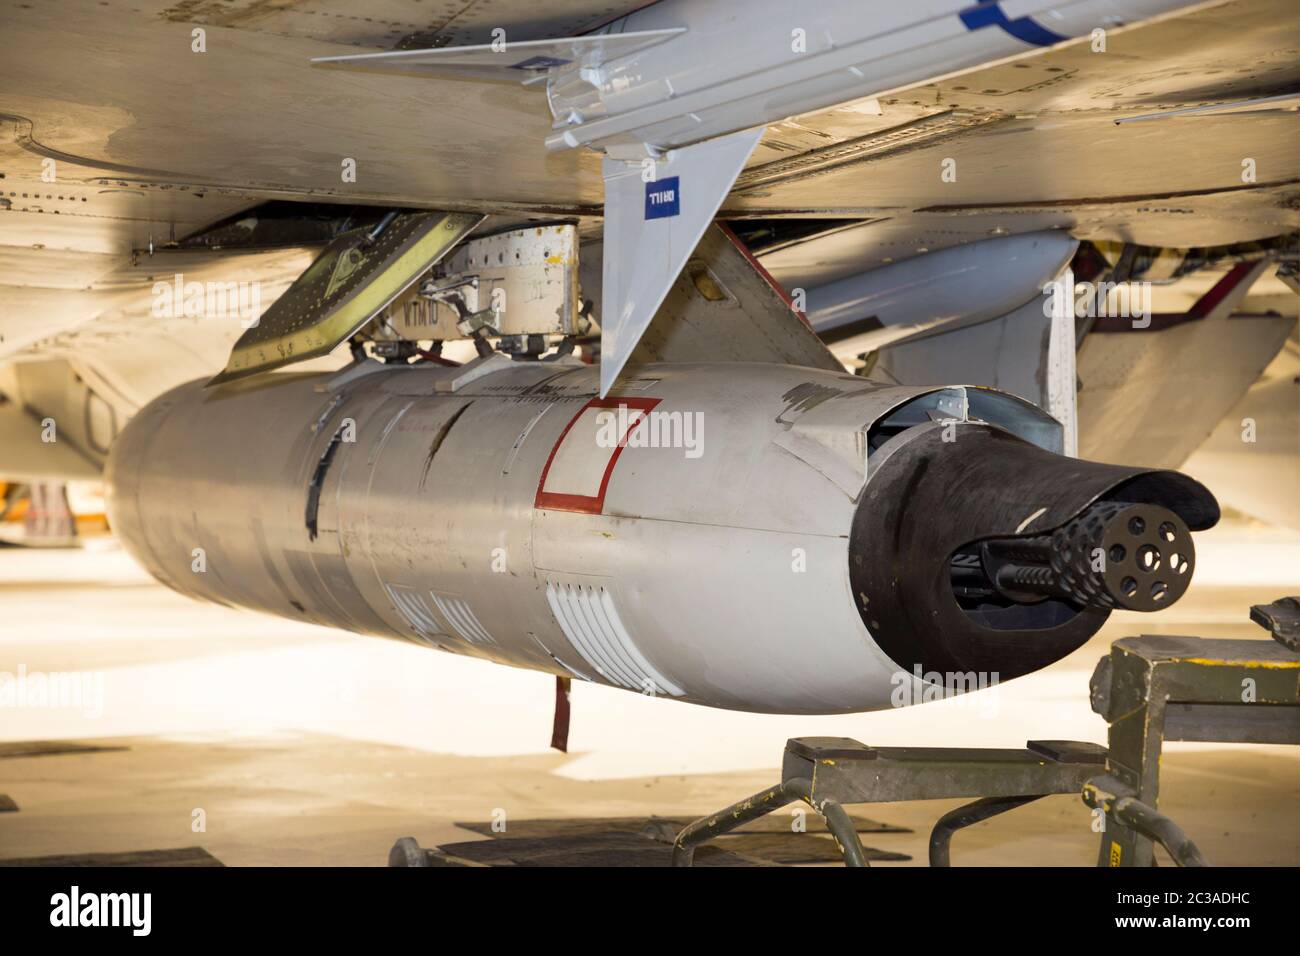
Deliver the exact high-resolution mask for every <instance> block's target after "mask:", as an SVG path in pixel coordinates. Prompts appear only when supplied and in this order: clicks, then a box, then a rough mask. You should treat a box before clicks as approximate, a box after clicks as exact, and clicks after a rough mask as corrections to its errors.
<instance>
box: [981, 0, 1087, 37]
mask: <svg viewBox="0 0 1300 956" xmlns="http://www.w3.org/2000/svg"><path fill="white" fill-rule="evenodd" d="M957 16H959V17H961V22H962V23H964V24H966V29H968V30H978V29H980V28H982V27H1001V28H1002V29H1003V31H1005V32H1006V33H1008V34H1010V35H1011V36H1013V37H1015V38H1016V39H1017V40H1021V41H1023V42H1024V43H1030V44H1033V45H1034V46H1051V45H1052V44H1053V43H1060V42H1061V41H1062V40H1068V39H1069V37H1063V36H1061V35H1060V34H1059V33H1053V32H1052V31H1051V30H1049V29H1047V27H1045V26H1043V25H1042V24H1040V23H1038V22H1036V21H1035V20H1034V19H1033V18H1032V17H1019V18H1017V19H1015V20H1009V19H1007V15H1006V14H1005V13H1003V12H1002V8H1001V7H1000V6H998V0H979V3H977V4H975V6H973V7H967V8H966V9H965V10H959V11H957Z"/></svg>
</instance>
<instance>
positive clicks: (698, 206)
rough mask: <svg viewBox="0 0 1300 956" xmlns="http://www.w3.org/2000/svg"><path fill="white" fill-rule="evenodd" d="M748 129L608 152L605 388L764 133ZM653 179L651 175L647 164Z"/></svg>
mask: <svg viewBox="0 0 1300 956" xmlns="http://www.w3.org/2000/svg"><path fill="white" fill-rule="evenodd" d="M763 132H764V130H763V128H762V127H759V128H757V129H751V130H745V131H743V132H740V133H732V134H731V135H729V136H721V137H718V138H717V139H711V140H706V141H705V142H703V143H696V144H694V145H692V146H686V147H683V148H681V149H674V150H670V151H669V152H668V153H666V154H665V155H664V157H663V158H662V159H661V160H660V161H658V162H656V163H654V165H653V167H651V166H649V165H645V164H642V163H630V162H623V161H620V160H615V159H609V158H606V159H605V160H604V176H605V240H604V250H603V262H602V277H601V309H600V356H601V357H600V395H601V397H602V398H604V397H605V396H606V395H607V394H608V393H609V390H610V389H611V388H612V387H613V385H614V382H615V380H616V379H617V378H618V375H619V373H620V372H621V371H622V370H623V366H624V365H625V364H626V363H627V360H628V359H629V358H631V356H632V353H633V352H634V351H635V350H636V347H637V344H638V343H639V342H640V341H641V335H642V333H644V332H645V330H646V328H647V327H648V326H649V325H650V320H651V319H653V318H654V316H655V312H656V311H658V309H659V306H660V304H661V303H662V302H663V301H664V298H665V297H666V296H667V295H668V290H669V289H671V288H672V285H673V283H674V282H676V281H677V276H678V274H680V272H681V271H682V266H684V265H685V264H686V260H687V258H688V257H689V256H690V254H691V253H692V252H693V251H694V250H695V246H696V244H697V243H698V242H699V241H700V237H701V236H702V235H703V234H704V230H705V229H707V228H708V226H709V223H710V222H711V221H712V220H713V215H714V213H716V212H717V211H718V207H719V206H721V205H722V200H723V199H725V198H726V196H727V193H729V192H730V191H731V187H732V184H734V183H735V181H736V177H737V176H739V175H740V171H741V169H743V168H744V166H745V163H746V161H748V159H749V156H750V154H751V153H753V151H754V147H756V146H757V145H758V141H759V140H760V139H761V138H762V136H763ZM651 169H652V171H653V174H654V179H652V180H650V181H649V182H647V181H646V179H645V177H644V174H643V170H651Z"/></svg>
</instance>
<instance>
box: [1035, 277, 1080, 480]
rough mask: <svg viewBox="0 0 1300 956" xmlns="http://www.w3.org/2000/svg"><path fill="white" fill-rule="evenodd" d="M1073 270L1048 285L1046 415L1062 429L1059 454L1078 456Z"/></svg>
mask: <svg viewBox="0 0 1300 956" xmlns="http://www.w3.org/2000/svg"><path fill="white" fill-rule="evenodd" d="M1074 353H1075V331H1074V271H1073V270H1072V269H1070V268H1069V267H1068V266H1067V267H1066V269H1065V271H1064V272H1062V273H1061V274H1060V275H1059V276H1057V277H1056V281H1055V282H1053V283H1052V324H1051V331H1050V333H1049V335H1048V339H1047V362H1046V366H1047V381H1046V382H1045V383H1044V384H1045V387H1044V389H1043V391H1044V392H1045V394H1046V398H1047V409H1046V411H1047V413H1048V414H1049V415H1051V416H1052V417H1053V418H1055V419H1056V420H1057V421H1058V422H1060V423H1061V425H1062V428H1063V434H1062V439H1063V444H1064V448H1063V449H1062V452H1063V453H1064V454H1066V455H1069V456H1070V457H1071V458H1077V457H1078V455H1079V405H1078V391H1077V388H1076V386H1077V385H1078V373H1077V372H1076V371H1075V354H1074Z"/></svg>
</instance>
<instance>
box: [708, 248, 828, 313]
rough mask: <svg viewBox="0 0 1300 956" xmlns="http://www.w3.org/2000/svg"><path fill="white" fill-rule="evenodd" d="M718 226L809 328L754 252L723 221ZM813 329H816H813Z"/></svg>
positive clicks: (786, 294)
mask: <svg viewBox="0 0 1300 956" xmlns="http://www.w3.org/2000/svg"><path fill="white" fill-rule="evenodd" d="M718 228H719V229H721V230H722V234H723V235H724V236H726V237H727V238H728V239H729V240H731V244H732V245H733V246H735V247H736V248H737V249H738V250H739V251H740V254H741V255H742V256H744V257H745V258H746V259H748V260H749V264H750V265H751V266H753V267H754V271H755V272H757V273H758V274H759V277H760V278H762V280H763V281H764V282H766V283H767V284H768V285H769V286H771V287H772V291H773V292H775V293H776V294H777V295H779V296H780V297H781V301H783V302H784V303H785V304H786V305H788V306H789V307H790V311H791V312H793V313H794V314H795V315H797V316H799V321H801V322H802V323H803V324H804V325H806V326H808V328H810V329H811V328H812V323H811V322H809V321H808V316H806V315H804V314H803V313H802V312H800V311H799V310H798V309H796V308H795V307H794V299H792V298H790V296H789V294H788V293H787V292H786V291H785V289H784V288H782V287H781V283H779V282H777V281H776V280H775V279H773V278H772V273H770V272H768V271H767V270H766V269H764V268H763V264H762V263H761V262H759V261H758V260H757V259H755V258H754V254H753V253H752V252H750V251H749V248H748V247H747V246H746V245H745V244H744V243H743V242H741V241H740V237H739V236H737V235H736V234H735V233H734V232H732V231H731V229H730V228H729V227H728V226H727V224H726V223H725V222H719V223H718ZM814 331H816V330H815V329H814Z"/></svg>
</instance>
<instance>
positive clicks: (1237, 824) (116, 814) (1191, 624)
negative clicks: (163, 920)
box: [0, 526, 1300, 866]
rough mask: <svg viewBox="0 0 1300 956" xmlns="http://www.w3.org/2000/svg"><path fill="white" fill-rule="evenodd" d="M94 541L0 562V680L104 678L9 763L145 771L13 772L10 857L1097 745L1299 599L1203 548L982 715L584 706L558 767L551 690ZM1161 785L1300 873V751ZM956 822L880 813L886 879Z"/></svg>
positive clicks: (1024, 855) (277, 857) (417, 822)
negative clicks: (874, 764)
mask: <svg viewBox="0 0 1300 956" xmlns="http://www.w3.org/2000/svg"><path fill="white" fill-rule="evenodd" d="M91 544H92V547H89V548H87V549H86V550H83V551H17V550H0V674H3V673H7V674H17V673H18V672H19V671H20V669H21V670H25V671H26V672H27V673H28V674H35V673H43V674H49V673H52V672H69V671H76V672H79V673H80V674H81V675H83V676H84V677H85V678H86V683H85V684H84V685H82V686H83V688H84V689H85V691H86V694H85V696H84V697H83V699H82V700H81V701H79V702H75V703H69V704H67V705H65V706H59V707H51V706H31V705H29V706H22V707H15V706H7V707H3V708H0V741H30V740H59V741H66V740H76V741H82V742H94V743H96V744H100V745H117V746H125V747H126V748H127V749H125V750H111V751H103V752H96V753H84V754H66V755H47V756H33V757H3V756H0V794H7V795H8V796H9V797H11V798H12V799H13V800H14V802H15V803H16V804H17V805H18V807H19V810H18V812H16V813H0V858H20V857H35V856H45V855H54V854H70V853H96V852H127V851H140V850H149V849H163V848H168V847H185V846H194V845H201V846H203V847H205V848H206V849H207V850H208V851H209V852H211V853H212V854H213V855H215V856H216V857H217V858H218V859H220V860H222V861H223V862H225V863H227V864H232V865H239V864H311V865H329V864H339V865H379V864H382V863H384V862H385V859H386V854H387V851H388V848H389V846H391V844H392V842H393V840H394V839H395V838H396V837H398V836H404V835H412V836H415V837H417V838H418V839H419V840H420V842H421V844H422V845H424V846H434V845H439V844H444V843H450V842H459V841H465V840H472V839H477V837H476V836H475V835H474V834H472V833H470V832H468V831H466V830H464V829H460V828H457V827H456V826H455V825H454V824H455V823H456V822H457V821H488V820H490V819H492V817H493V815H494V813H495V814H496V815H498V816H499V815H500V813H501V812H502V811H504V814H505V818H506V820H507V831H509V827H510V821H523V820H527V819H531V818H550V817H570V818H596V817H611V816H612V817H644V818H646V819H649V818H650V817H651V816H654V815H658V816H669V817H681V816H685V817H693V816H697V815H700V814H703V813H705V812H708V811H710V810H715V809H719V808H720V807H722V806H723V805H725V804H727V803H730V802H732V801H733V800H735V799H737V798H739V797H741V796H743V795H745V794H747V793H750V792H752V791H755V790H757V789H760V788H761V787H763V786H766V785H768V784H770V783H774V782H776V780H777V776H778V774H777V767H778V766H779V760H780V754H781V749H782V746H783V744H784V741H785V739H786V738H787V737H790V736H811V735H834V736H852V737H857V738H858V739H861V740H864V741H866V742H868V743H871V744H875V745H907V744H911V745H929V746H935V745H949V746H1021V745H1023V743H1024V741H1025V739H1026V738H1029V737H1037V738H1044V739H1051V738H1071V739H1079V740H1094V741H1097V742H1103V741H1104V736H1105V726H1104V724H1103V723H1102V721H1101V720H1100V718H1098V717H1096V716H1095V715H1093V714H1092V713H1091V711H1090V710H1089V708H1088V704H1087V682H1088V676H1089V675H1090V673H1091V671H1092V668H1093V666H1094V665H1095V663H1096V661H1097V660H1098V659H1099V658H1100V657H1101V656H1102V655H1103V654H1104V653H1105V651H1106V649H1107V647H1108V646H1109V643H1110V642H1111V641H1112V640H1114V639H1116V638H1118V637H1122V636H1125V635H1130V634H1138V633H1164V634H1173V633H1177V634H1196V635H1201V636H1206V637H1243V638H1255V639H1258V638H1263V637H1264V633H1263V632H1262V631H1260V630H1259V629H1258V628H1256V627H1255V626H1254V625H1253V624H1251V623H1249V621H1248V620H1247V617H1246V614H1247V610H1248V607H1249V605H1250V604H1252V603H1259V602H1267V601H1271V600H1273V599H1275V598H1277V597H1279V596H1281V595H1283V594H1285V593H1295V591H1296V586H1295V582H1296V581H1300V535H1295V534H1290V533H1283V532H1276V531H1271V530H1268V529H1263V528H1260V527H1258V526H1252V527H1245V526H1225V527H1223V528H1221V529H1216V530H1215V531H1212V532H1210V533H1209V534H1208V535H1206V536H1203V537H1202V538H1200V539H1199V541H1198V548H1199V553H1200V567H1199V568H1198V571H1197V575H1198V576H1197V582H1196V584H1194V585H1193V588H1192V590H1191V592H1190V593H1189V594H1188V595H1187V597H1185V598H1184V600H1183V601H1181V602H1180V603H1179V604H1178V605H1176V606H1175V607H1174V608H1171V609H1170V610H1168V611H1166V612H1163V613H1162V614H1160V615H1158V616H1152V617H1147V616H1142V615H1133V614H1116V615H1114V616H1113V617H1112V619H1111V621H1110V622H1109V623H1108V624H1107V626H1106V628H1105V629H1103V631H1102V632H1101V634H1099V635H1098V637H1097V638H1095V639H1094V640H1093V641H1092V642H1090V643H1089V645H1088V646H1086V647H1085V648H1083V649H1081V650H1080V651H1078V652H1076V653H1075V654H1073V655H1071V656H1070V657H1069V658H1067V659H1066V660H1064V661H1061V662H1059V663H1058V664H1056V665H1055V666H1053V667H1051V668H1048V669H1047V670H1046V671H1044V672H1040V673H1039V674H1035V675H1031V676H1030V677H1027V678H1022V679H1021V680H1018V681H1014V682H1011V683H1009V684H1006V685H1003V686H1001V687H998V688H995V689H993V690H991V691H986V692H982V693H981V694H978V695H974V696H972V697H971V698H969V699H967V700H955V701H945V702H940V703H935V704H927V705H925V706H924V707H915V708H908V709H905V710H899V711H890V712H885V713H878V714H861V715H851V716H847V717H820V718H806V717H779V716H763V715H750V714H733V713H728V712H723V711H714V710H709V709H706V708H700V707H695V706H692V705H685V704H680V703H675V702H672V701H668V700H655V699H650V698H646V697H642V696H640V695H635V694H629V693H626V692H623V691H617V690H612V689H608V688H602V687H596V686H591V685H580V686H575V688H574V694H573V730H572V734H571V738H570V746H571V750H572V751H573V752H572V753H571V754H569V755H562V754H557V753H554V752H551V751H548V750H547V747H546V745H547V742H548V741H549V734H550V719H551V713H550V708H551V705H552V700H553V683H552V679H551V678H549V677H548V676H546V675H541V674H535V673H531V672H527V671H519V670H514V669H510V668H504V667H499V666H496V665H491V664H487V663H484V662H480V661H474V660H470V659H467V658H461V657H454V656H450V655H442V654H438V653H436V652H432V651H427V650H423V649H420V648H415V647H408V646H404V645H401V644H396V643H391V642H387V641H381V640H376V639H369V638H362V637H358V636H354V635H349V634H344V633H341V632H336V631H329V630H325V629H321V628H316V627H311V626H306V625H301V624H295V623H291V622H287V621H280V620H277V619H275V618H272V617H266V616H262V615H258V614H254V613H251V612H243V611H236V610H230V609H226V608H220V607H212V606H205V605H198V604H193V603H191V602H189V601H188V600H186V599H183V598H181V597H179V596H177V595H175V594H173V593H171V592H170V591H168V590H166V589H165V588H163V587H161V586H160V585H157V584H155V583H153V582H152V581H151V580H150V579H149V578H148V577H147V576H145V575H144V574H143V572H141V571H140V570H139V569H137V568H136V567H135V566H134V565H133V564H132V563H131V561H130V559H129V558H127V557H126V556H125V555H124V554H123V553H122V552H120V551H118V550H116V549H115V547H114V546H113V545H112V543H111V541H107V540H103V541H97V542H92V543H91ZM1162 766H1163V775H1164V776H1163V788H1162V799H1161V808H1162V809H1163V810H1165V811H1167V812H1168V813H1170V815H1172V816H1173V817H1174V818H1175V819H1176V820H1178V821H1179V822H1180V823H1181V824H1182V825H1183V827H1184V828H1185V829H1186V830H1187V831H1188V832H1189V833H1190V834H1191V835H1192V836H1193V838H1194V839H1196V840H1197V841H1198V843H1199V844H1200V845H1201V847H1202V849H1203V850H1204V851H1205V853H1206V855H1207V856H1208V857H1209V859H1210V860H1211V861H1212V862H1216V863H1222V864H1230V865H1251V864H1268V865H1282V864H1290V865H1296V864H1298V863H1300V823H1297V822H1296V817H1295V812H1294V808H1295V805H1296V798H1297V797H1298V796H1300V748H1285V747H1244V746H1241V747H1225V746H1222V745H1197V744H1173V745H1170V746H1169V748H1168V750H1167V753H1166V756H1165V759H1164V761H1163V765H1162ZM955 804H956V802H955V801H930V802H924V803H910V804H890V805H881V806H873V807H866V808H861V812H862V813H863V814H864V815H866V816H870V817H872V818H875V819H878V820H882V821H886V822H888V823H891V824H896V825H899V826H906V827H911V828H913V829H914V831H915V832H912V833H872V834H868V835H866V836H865V837H864V840H865V842H867V843H868V844H869V845H871V846H875V847H878V848H880V849H882V850H893V851H897V852H901V853H907V854H910V855H911V856H912V857H913V859H912V861H911V863H910V864H905V863H886V864H883V865H886V866H893V865H917V864H921V863H923V862H924V860H925V846H926V838H927V833H928V828H929V825H930V824H931V823H932V822H933V820H934V819H935V818H937V817H938V816H939V815H940V814H941V813H943V812H944V811H945V810H947V809H949V808H950V807H952V806H954V805H955ZM196 809H197V810H202V811H203V816H204V819H205V825H206V830H205V831H204V832H195V831H194V829H193V820H194V811H195V810H196ZM783 813H784V814H785V815H786V816H787V817H788V814H789V811H788V810H787V811H783ZM1089 822H1090V821H1089V816H1088V813H1087V810H1086V809H1085V808H1084V807H1083V805H1082V804H1081V803H1080V801H1079V800H1078V799H1077V798H1075V797H1068V796H1062V797H1051V798H1047V799H1045V800H1042V801H1039V802H1038V803H1036V804H1033V805H1030V806H1028V807H1024V808H1021V809H1019V810H1017V811H1014V812H1013V813H1011V814H1008V815H1007V816H1005V817H1002V818H1000V819H998V820H995V821H992V822H989V823H986V824H981V825H979V826H977V827H974V828H972V829H971V830H970V831H967V832H966V833H964V834H962V835H961V836H960V837H958V839H957V841H956V844H955V847H954V854H953V856H954V862H956V863H958V864H962V863H969V864H987V865H996V864H1013V863H1014V864H1037V865H1086V864H1090V863H1091V862H1092V861H1093V859H1094V854H1095V847H1096V839H1097V838H1096V835H1095V834H1093V833H1092V832H1091V830H1090V828H1089ZM809 838H810V839H819V837H814V836H810V837H809Z"/></svg>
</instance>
